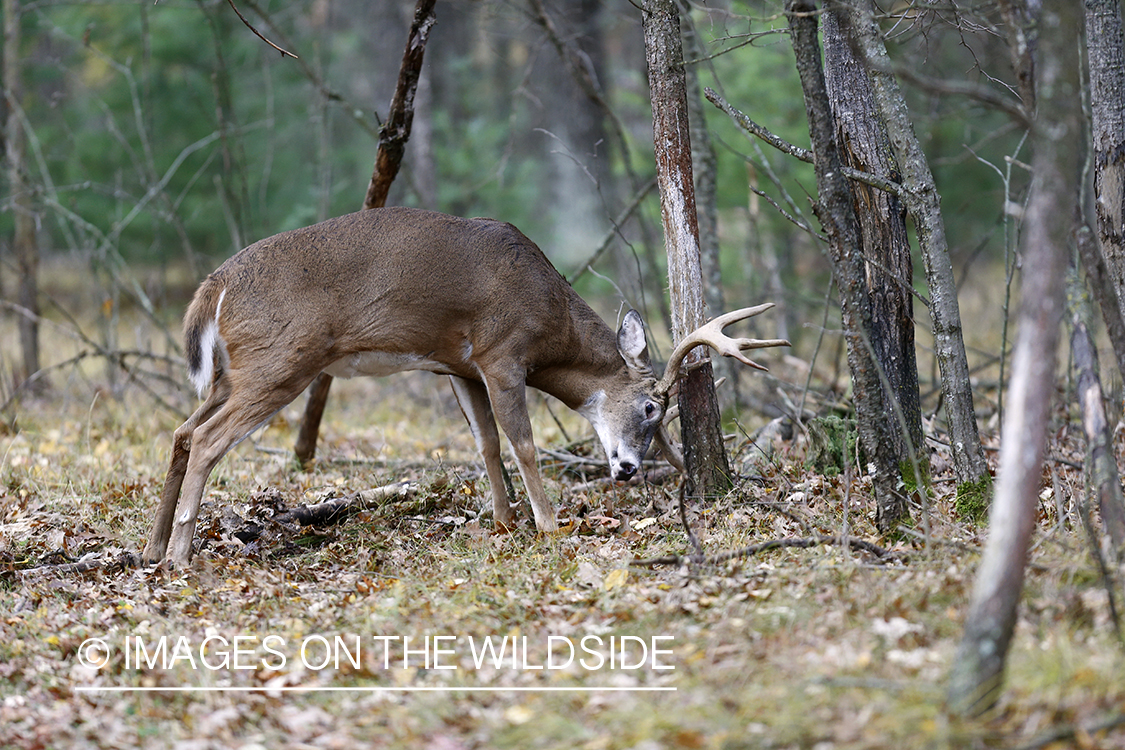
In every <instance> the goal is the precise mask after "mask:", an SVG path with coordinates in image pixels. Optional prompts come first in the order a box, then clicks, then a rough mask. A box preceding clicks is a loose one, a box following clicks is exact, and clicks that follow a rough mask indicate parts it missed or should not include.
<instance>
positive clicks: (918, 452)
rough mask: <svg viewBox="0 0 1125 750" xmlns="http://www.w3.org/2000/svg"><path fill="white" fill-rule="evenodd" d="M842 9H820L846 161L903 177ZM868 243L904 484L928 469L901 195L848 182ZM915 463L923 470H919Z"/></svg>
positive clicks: (874, 339) (875, 337)
mask: <svg viewBox="0 0 1125 750" xmlns="http://www.w3.org/2000/svg"><path fill="white" fill-rule="evenodd" d="M838 16H839V14H838V12H837V11H831V10H830V11H828V12H826V13H825V14H824V15H823V17H822V18H823V38H824V67H825V79H826V83H827V85H828V96H829V99H830V100H831V102H832V114H833V116H834V119H835V122H836V143H837V146H838V148H839V151H840V159H841V161H842V162H843V164H844V166H847V167H851V168H853V169H856V170H858V171H861V172H866V173H868V174H873V175H875V176H877V177H880V178H882V179H884V180H887V181H888V182H898V180H899V174H898V165H897V164H896V163H895V157H894V152H893V151H892V150H891V143H890V139H889V138H888V137H887V129H886V126H885V125H884V124H883V121H882V119H881V118H880V117H879V115H878V113H877V112H876V110H875V103H874V93H873V92H872V90H871V79H870V77H869V75H868V72H867V69H866V68H865V67H864V66H863V64H862V63H861V62H860V61H859V60H857V59H856V57H855V54H854V53H853V51H852V48H851V46H850V45H849V44H848V42H847V40H846V39H845V35H844V33H843V31H842V29H841V28H840V22H839V18H838ZM851 190H852V200H853V205H854V206H855V214H856V216H857V217H858V219H859V231H860V239H861V240H862V242H863V258H864V278H865V280H866V284H867V297H868V300H869V303H870V306H871V329H870V335H871V348H872V349H873V350H874V352H875V361H876V363H877V364H878V366H879V368H880V369H881V370H882V373H883V377H885V378H886V382H885V383H884V385H885V386H887V388H886V390H885V392H884V396H885V397H886V400H887V403H888V405H889V406H890V407H891V408H888V409H886V410H885V411H884V412H883V416H882V418H883V419H885V420H887V422H888V424H887V432H888V433H889V434H890V436H891V440H892V447H893V449H894V454H895V458H896V460H897V462H898V466H899V472H900V474H901V475H902V476H903V478H904V479H905V480H906V485H907V486H908V487H909V486H918V485H920V484H924V483H925V482H926V478H927V477H928V476H929V459H928V456H927V454H926V453H925V451H924V450H923V447H924V445H923V442H922V407H921V399H920V397H919V394H918V362H917V359H916V357H915V352H914V298H913V296H912V295H911V292H912V288H913V287H912V282H913V276H914V269H913V264H912V263H911V259H910V239H909V236H908V235H907V231H906V211H905V209H904V208H903V205H902V201H901V200H899V198H898V196H896V195H894V194H892V193H888V192H885V191H883V190H878V189H876V188H873V187H871V186H870V185H867V184H865V183H862V182H858V181H855V180H853V181H852V182H851ZM915 464H917V466H918V470H919V472H920V476H914V469H913V466H914V465H915Z"/></svg>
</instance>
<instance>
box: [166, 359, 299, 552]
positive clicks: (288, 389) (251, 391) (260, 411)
mask: <svg viewBox="0 0 1125 750" xmlns="http://www.w3.org/2000/svg"><path fill="white" fill-rule="evenodd" d="M311 381H312V378H311V377H309V378H301V379H300V380H299V381H296V382H295V383H293V385H291V386H290V385H286V386H284V387H282V386H278V385H276V382H275V381H273V380H262V381H261V382H259V383H258V384H255V385H249V386H242V387H240V386H239V385H238V384H237V383H236V384H234V385H232V387H231V391H230V395H229V397H228V398H226V399H225V401H224V402H223V403H221V404H220V405H219V408H218V409H217V410H216V411H214V413H213V414H210V415H208V417H207V419H205V420H204V421H202V422H201V423H200V424H198V425H197V426H196V427H195V429H194V431H192V432H191V435H190V452H189V453H188V455H187V459H186V467H185V469H184V472H183V474H182V476H181V478H180V480H179V483H180V484H182V493H181V496H180V502H179V504H178V507H177V506H173V509H172V510H171V511H169V513H171V515H172V519H171V527H172V528H171V535H170V538H169V542H168V545H167V555H168V559H169V560H171V562H172V564H173V565H175V566H176V567H187V565H188V563H190V562H191V542H192V538H193V537H194V536H195V522H196V519H197V518H198V517H199V506H200V503H201V502H202V500H203V491H204V489H206V486H207V478H208V477H209V476H210V475H211V471H212V470H213V469H214V468H215V465H216V464H218V463H219V460H220V459H221V458H222V457H223V456H225V455H226V454H227V452H228V451H230V449H231V448H233V447H234V446H236V445H238V443H240V442H242V441H243V440H244V439H246V437H247V436H248V435H249V434H250V433H251V432H253V431H254V430H255V429H257V428H258V427H259V426H261V425H262V424H264V423H265V422H266V421H268V420H269V418H270V417H271V416H273V415H274V414H275V413H276V412H277V411H278V410H279V409H281V408H282V407H284V406H285V405H286V404H288V403H289V402H291V401H292V400H293V399H295V398H296V397H297V396H298V395H300V393H301V391H303V390H304V389H305V387H306V386H308V384H309V383H310V382H311ZM287 382H293V381H287ZM176 458H177V457H176V456H175V454H174V455H173V462H175V460H176ZM181 460H182V459H181ZM173 465H174V466H175V464H173ZM170 473H171V472H170ZM170 480H171V477H170ZM166 491H167V487H166ZM163 503H164V500H163V498H162V500H161V511H163V510H164V507H163ZM146 549H147V548H146Z"/></svg>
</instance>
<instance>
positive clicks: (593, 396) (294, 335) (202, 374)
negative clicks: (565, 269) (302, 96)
mask: <svg viewBox="0 0 1125 750" xmlns="http://www.w3.org/2000/svg"><path fill="white" fill-rule="evenodd" d="M768 307H770V305H761V306H759V307H755V308H747V309H745V310H738V311H735V312H733V313H728V314H727V315H724V316H722V317H720V318H717V319H715V320H714V321H712V322H711V323H709V324H708V325H707V326H704V327H703V328H700V329H699V331H697V332H696V333H695V334H693V335H692V336H690V337H688V338H686V339H685V341H684V342H682V344H681V345H680V346H679V347H677V349H676V351H675V352H674V353H673V355H672V358H671V361H670V362H669V363H668V369H667V371H666V372H665V374H664V377H663V378H662V379H661V380H659V381H658V380H657V379H656V377H655V376H654V375H653V371H652V364H651V363H650V362H649V356H648V347H647V345H646V343H645V335H644V326H643V324H642V322H641V318H640V315H638V314H637V313H636V311H632V310H630V311H629V313H628V314H627V315H626V316H625V318H624V322H623V323H622V326H621V330H620V331H618V332H617V335H616V336H615V335H614V333H613V331H612V330H611V329H610V328H609V327H608V326H606V324H605V323H603V322H602V320H601V319H600V318H599V317H598V316H597V315H596V314H595V313H594V312H593V311H592V310H591V309H590V308H589V306H588V305H587V304H586V303H585V302H583V301H582V299H581V298H580V297H579V296H578V295H577V294H576V293H575V292H574V290H573V289H571V287H570V285H569V284H567V282H566V281H565V280H564V279H563V278H562V276H560V275H559V273H558V272H557V271H556V270H555V269H554V267H553V266H552V265H551V264H550V262H549V261H548V260H547V258H546V257H545V256H544V255H543V253H542V252H540V250H539V248H538V247H536V246H535V243H533V242H532V241H531V240H529V239H528V238H527V237H525V236H524V235H523V234H521V233H520V231H519V230H517V229H516V228H515V227H513V226H512V225H510V224H504V223H502V222H498V221H493V220H491V219H459V218H455V217H452V216H445V215H443V214H438V213H433V212H430V211H421V210H416V209H409V208H381V209H371V210H367V211H361V212H359V213H354V214H350V215H348V216H342V217H340V218H338V219H331V220H329V221H325V222H323V223H321V224H316V225H315V226H311V227H306V228H305V229H297V230H294V231H291V232H284V233H282V234H279V235H276V236H274V237H270V238H268V239H264V240H261V241H260V242H256V243H254V244H253V245H251V246H249V247H247V248H246V249H245V250H243V251H242V252H240V253H238V254H237V255H235V256H234V257H232V258H230V259H229V260H228V261H227V262H226V263H224V264H223V265H222V266H220V267H219V269H218V270H217V271H215V272H214V273H212V274H211V275H210V276H208V277H207V279H206V280H205V281H204V282H203V283H202V284H201V285H200V287H199V289H198V290H197V291H196V293H195V298H194V299H193V300H192V303H191V306H190V307H189V308H188V311H187V315H186V316H185V318H184V337H185V345H186V349H187V359H188V372H189V375H190V377H191V381H192V383H193V384H194V385H195V387H196V389H197V390H198V391H199V393H200V395H202V394H203V393H204V391H206V390H207V388H208V386H210V393H209V394H208V395H207V398H206V400H205V401H204V402H203V404H202V405H201V406H200V407H199V408H198V409H197V410H196V411H195V413H194V414H192V415H191V417H189V418H188V420H187V421H186V422H184V424H183V425H181V426H180V428H179V429H177V430H176V432H175V435H174V436H173V441H172V462H171V466H170V467H169V469H168V476H167V478H166V479H165V481H164V490H163V493H162V494H161V498H160V506H159V508H158V509H157V512H156V520H155V522H154V524H153V526H152V531H151V533H150V534H149V538H148V543H147V544H146V545H145V548H144V552H143V554H142V559H143V560H144V561H145V562H146V563H150V562H156V561H159V560H161V559H163V558H164V557H165V553H167V554H168V557H169V558H170V560H171V562H172V563H173V564H175V565H177V566H184V565H187V564H188V562H189V561H190V559H191V552H192V548H191V545H192V537H193V536H194V534H195V523H196V517H197V516H198V514H199V504H200V501H201V499H202V497H203V491H204V486H205V485H206V482H207V478H208V476H210V474H211V470H212V469H214V467H215V464H217V463H218V462H219V459H221V458H222V457H223V456H224V455H225V454H226V453H227V451H229V450H230V449H231V448H232V447H234V446H235V445H236V444H238V443H239V442H240V441H241V440H243V439H245V438H246V436H247V435H249V434H250V433H251V432H252V431H253V430H254V429H256V428H257V427H259V426H260V425H262V424H263V423H265V422H266V421H267V420H269V419H270V417H271V416H272V415H273V414H274V413H275V412H277V411H278V410H279V409H281V408H282V407H284V406H285V405H286V404H288V403H289V402H291V401H292V400H293V399H295V398H296V397H297V396H298V395H299V394H300V393H301V392H302V391H303V390H304V389H305V387H306V386H308V385H309V383H310V382H311V381H312V379H313V378H314V377H316V375H317V374H318V373H320V372H321V371H325V372H328V373H331V374H332V375H334V376H336V377H353V376H356V375H388V374H390V373H393V372H400V371H403V370H429V371H431V372H436V373H442V374H445V375H448V376H449V379H450V381H451V382H452V384H453V390H454V392H455V393H456V395H457V400H458V402H459V403H460V405H461V409H462V411H464V413H465V417H466V418H467V419H468V421H469V426H470V427H471V428H472V431H473V435H474V437H475V438H476V442H477V446H478V448H479V449H480V452H481V455H482V456H483V457H484V463H485V467H486V470H487V472H488V480H489V482H490V484H491V486H492V499H493V504H494V513H495V519H496V522H497V523H498V524H503V525H511V524H512V523H513V521H514V510H513V508H512V506H511V504H510V503H509V501H508V497H507V495H506V493H505V489H504V482H503V478H502V471H503V470H502V465H501V460H500V435H499V433H498V432H497V429H496V423H497V422H499V423H500V427H502V428H503V430H504V433H505V434H506V435H507V436H508V440H509V441H510V443H511V445H512V448H513V451H514V452H515V456H516V463H517V465H518V466H519V471H520V475H521V476H522V477H523V482H524V486H525V488H526V490H527V494H528V496H529V497H530V499H531V508H532V511H533V513H534V516H535V525H536V526H537V527H538V528H539V530H541V531H545V532H550V531H554V530H556V528H557V525H556V522H555V510H554V508H553V507H552V505H551V502H550V501H549V500H548V499H547V495H546V494H545V492H544V490H543V483H542V481H541V479H540V477H539V471H538V467H537V465H536V450H535V443H534V442H533V441H532V433H531V422H530V420H529V419H528V414H527V403H526V401H525V393H524V389H525V387H526V386H529V385H530V386H532V387H534V388H538V389H539V390H541V391H544V392H545V393H549V394H550V395H552V396H554V397H556V398H557V399H559V400H560V401H562V402H563V403H564V404H566V405H567V406H568V407H570V408H571V409H574V410H575V411H577V412H578V413H579V414H581V415H582V416H584V417H586V419H588V420H589V421H590V423H591V424H592V425H593V426H594V430H595V431H596V432H597V435H598V438H599V439H600V440H601V443H602V447H603V448H605V453H606V458H607V459H608V460H609V467H610V472H611V473H612V475H613V476H614V477H615V478H616V479H619V480H624V479H628V478H630V477H631V476H633V474H635V473H636V471H637V469H638V468H639V467H640V465H641V459H642V458H643V457H644V455H645V452H646V451H647V450H648V447H649V444H650V442H651V441H652V439H653V436H654V435H655V436H656V439H657V441H658V444H659V445H660V446H661V447H662V448H663V449H664V450H665V455H666V456H668V457H669V459H670V460H672V461H673V462H674V463H677V462H678V458H677V455H678V454H677V453H676V451H675V450H674V449H673V448H672V447H671V443H670V441H669V440H668V436H667V434H666V432H665V430H664V427H663V424H662V421H661V420H662V419H663V417H664V411H665V408H666V406H667V402H668V391H669V390H670V388H671V386H672V384H673V382H674V380H675V378H676V376H677V373H678V370H679V363H680V361H681V360H682V359H683V357H684V356H685V355H686V354H687V352H688V350H689V349H691V348H692V347H693V346H696V345H698V344H708V345H711V346H713V347H715V348H716V349H718V350H719V351H720V352H722V353H723V354H725V355H727V356H732V357H736V358H738V359H739V360H741V361H742V362H745V363H746V364H749V365H751V366H754V367H758V365H755V364H754V363H753V362H751V361H750V360H749V359H747V358H746V357H745V356H744V355H743V354H742V352H743V351H744V350H747V349H754V348H759V347H764V346H781V345H785V344H787V342H784V341H757V340H752V339H730V338H727V337H726V336H724V335H723V334H722V331H721V329H722V327H723V326H725V325H727V324H729V323H731V322H733V321H735V320H739V319H742V318H746V317H749V316H751V315H756V314H757V313H759V312H762V311H763V310H765V309H767V308H768ZM494 417H495V418H494ZM181 490H182V492H181ZM169 544H171V549H170V550H169V549H168V547H169Z"/></svg>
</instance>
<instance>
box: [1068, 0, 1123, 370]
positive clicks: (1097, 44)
mask: <svg viewBox="0 0 1125 750" xmlns="http://www.w3.org/2000/svg"><path fill="white" fill-rule="evenodd" d="M1086 55H1087V58H1088V70H1089V78H1090V120H1091V130H1092V136H1093V157H1094V158H1093V161H1094V210H1095V212H1096V214H1097V226H1098V239H1099V240H1100V252H1099V251H1098V250H1099V248H1098V247H1095V245H1094V243H1083V242H1080V243H1079V250H1080V251H1082V263H1083V265H1084V266H1085V267H1086V273H1087V274H1088V276H1089V278H1090V281H1091V284H1092V286H1093V288H1094V294H1095V296H1096V297H1097V300H1098V306H1099V307H1100V308H1101V311H1102V317H1103V318H1104V319H1105V323H1106V330H1107V331H1108V333H1109V338H1110V342H1111V343H1112V344H1113V351H1114V354H1115V355H1116V357H1117V367H1118V370H1119V371H1120V372H1121V375H1122V377H1125V34H1123V33H1122V28H1121V3H1120V1H1119V0H1086Z"/></svg>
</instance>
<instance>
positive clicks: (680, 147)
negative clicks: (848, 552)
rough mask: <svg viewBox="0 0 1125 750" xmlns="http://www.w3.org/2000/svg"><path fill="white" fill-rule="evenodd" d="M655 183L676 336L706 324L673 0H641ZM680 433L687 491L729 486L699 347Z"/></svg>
mask: <svg viewBox="0 0 1125 750" xmlns="http://www.w3.org/2000/svg"><path fill="white" fill-rule="evenodd" d="M642 16H643V22H644V35H645V50H646V55H647V58H648V75H649V88H650V90H651V95H652V132H653V144H654V147H655V155H656V175H657V185H658V186H659V188H660V209H661V215H662V217H663V221H664V241H665V244H666V249H667V253H668V294H669V297H670V298H671V303H672V337H673V339H674V340H676V341H679V340H680V339H682V338H683V337H684V336H685V335H687V334H688V333H690V332H692V331H694V330H695V329H696V328H698V327H699V326H701V325H703V324H704V323H706V322H707V313H706V307H705V304H704V301H703V271H702V267H701V264H700V253H699V224H698V220H697V218H696V213H695V188H694V185H693V182H692V165H691V136H690V127H689V124H688V110H687V89H686V81H685V75H684V59H683V46H682V42H681V39H680V19H679V13H678V12H677V10H676V0H647V2H646V3H645V6H644V10H643V13H642ZM680 431H681V435H682V438H683V451H684V468H685V472H686V474H687V476H686V477H685V481H686V482H687V483H688V492H689V494H693V495H712V494H716V493H718V492H722V491H724V490H726V489H727V488H728V487H729V486H730V481H731V480H730V464H729V463H728V460H727V453H726V448H725V447H724V446H723V433H722V429H721V426H720V421H719V406H718V402H717V401H716V399H715V382H714V379H713V376H712V371H711V361H710V359H709V358H708V357H707V356H706V348H705V347H697V348H696V349H695V350H693V352H692V353H690V354H688V356H687V357H686V358H685V359H684V374H683V375H682V376H681V378H680Z"/></svg>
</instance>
